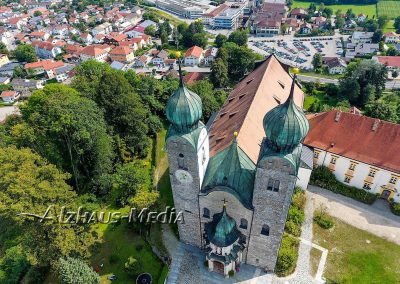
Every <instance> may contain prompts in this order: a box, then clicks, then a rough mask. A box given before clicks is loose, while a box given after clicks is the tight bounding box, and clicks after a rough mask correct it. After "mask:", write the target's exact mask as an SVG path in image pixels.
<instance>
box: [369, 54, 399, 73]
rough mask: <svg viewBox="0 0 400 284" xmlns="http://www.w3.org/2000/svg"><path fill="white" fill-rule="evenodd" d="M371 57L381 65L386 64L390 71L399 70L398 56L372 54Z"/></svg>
mask: <svg viewBox="0 0 400 284" xmlns="http://www.w3.org/2000/svg"><path fill="white" fill-rule="evenodd" d="M372 59H373V60H375V61H377V62H378V63H380V64H382V65H386V68H387V69H388V71H390V72H393V71H397V72H400V56H374V57H372Z"/></svg>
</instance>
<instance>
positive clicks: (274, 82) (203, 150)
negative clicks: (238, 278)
mask: <svg viewBox="0 0 400 284" xmlns="http://www.w3.org/2000/svg"><path fill="white" fill-rule="evenodd" d="M286 70H287V69H286V66H284V65H283V64H282V63H280V62H279V61H278V60H277V59H276V57H275V56H274V55H271V56H270V57H269V58H267V59H266V60H265V61H264V62H263V63H261V64H260V65H259V66H258V67H257V68H256V69H255V70H254V71H253V72H252V73H251V74H249V75H248V76H247V77H246V78H244V79H243V80H242V81H241V82H240V83H239V84H238V85H237V86H236V88H235V89H234V90H233V91H232V92H231V93H230V95H229V97H228V99H227V101H226V102H225V104H224V106H223V107H222V109H221V110H220V111H219V112H218V114H217V115H216V116H215V117H214V118H213V119H212V121H210V122H209V123H208V124H207V126H206V125H205V124H204V123H203V122H201V120H200V119H201V117H202V102H201V99H200V97H199V96H198V95H197V94H195V93H193V92H191V91H189V90H188V89H187V88H186V87H185V86H184V83H183V79H182V78H181V83H180V86H179V89H178V90H177V91H176V92H175V93H174V94H173V95H172V96H171V97H170V98H169V100H168V103H167V108H166V114H167V118H168V121H169V122H170V123H171V125H170V128H169V130H168V133H167V138H166V147H167V152H168V161H169V171H170V178H171V186H172V192H173V198H174V203H175V209H176V211H177V212H183V216H184V222H183V223H180V224H178V228H179V235H180V239H181V241H183V242H185V243H188V244H190V245H193V246H196V247H199V248H202V249H204V250H205V251H206V252H207V261H208V262H209V269H210V270H213V271H216V272H219V273H222V274H224V275H225V276H226V275H227V273H228V272H229V270H232V269H235V268H236V267H238V266H240V264H241V263H248V264H251V265H254V266H257V267H260V268H262V269H264V270H266V271H274V270H275V265H276V260H277V256H278V251H279V247H280V243H281V239H282V235H283V231H284V227H285V222H286V217H287V213H288V210H289V206H290V202H291V197H292V194H293V191H294V187H295V185H296V182H297V179H298V178H299V179H300V180H303V179H304V177H305V178H307V176H308V177H309V172H311V168H310V167H309V166H308V167H307V168H304V166H303V163H302V151H303V148H304V147H303V146H302V141H303V139H304V137H305V136H306V134H307V132H308V121H307V119H306V117H305V115H304V113H303V111H302V104H303V98H304V94H303V93H302V91H301V89H300V87H299V86H298V85H297V83H296V82H295V79H294V78H292V77H291V75H289V73H288V72H287V71H286ZM301 168H304V169H303V170H304V171H306V174H305V175H303V176H299V175H298V174H299V173H300V169H301ZM307 183H308V181H304V182H302V184H307ZM222 200H223V201H222ZM221 207H223V210H222V212H221Z"/></svg>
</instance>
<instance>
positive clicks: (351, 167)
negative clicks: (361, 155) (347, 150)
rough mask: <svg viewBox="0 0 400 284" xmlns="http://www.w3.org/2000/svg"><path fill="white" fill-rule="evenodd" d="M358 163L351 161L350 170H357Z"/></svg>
mask: <svg viewBox="0 0 400 284" xmlns="http://www.w3.org/2000/svg"><path fill="white" fill-rule="evenodd" d="M356 165H357V164H356V163H354V162H350V167H349V170H351V171H354V170H355V168H356Z"/></svg>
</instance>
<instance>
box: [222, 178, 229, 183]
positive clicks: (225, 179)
mask: <svg viewBox="0 0 400 284" xmlns="http://www.w3.org/2000/svg"><path fill="white" fill-rule="evenodd" d="M227 183H228V178H227V177H224V178H223V179H222V184H223V185H227Z"/></svg>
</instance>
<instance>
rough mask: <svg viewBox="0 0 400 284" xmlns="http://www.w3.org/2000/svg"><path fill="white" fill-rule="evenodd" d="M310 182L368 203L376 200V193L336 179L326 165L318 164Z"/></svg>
mask: <svg viewBox="0 0 400 284" xmlns="http://www.w3.org/2000/svg"><path fill="white" fill-rule="evenodd" d="M310 183H311V184H313V185H317V186H319V187H322V188H325V189H328V190H330V191H332V192H335V193H340V194H342V195H344V196H347V197H350V198H353V199H355V200H358V201H361V202H363V203H366V204H372V203H374V202H375V200H376V195H375V194H373V193H371V192H367V191H365V190H363V189H358V188H356V187H353V186H348V185H345V184H343V183H341V182H340V181H338V180H337V179H336V177H335V175H334V174H333V173H332V172H331V171H330V170H329V169H328V168H327V167H324V166H318V167H317V168H315V169H314V170H313V171H312V173H311V177H310Z"/></svg>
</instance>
